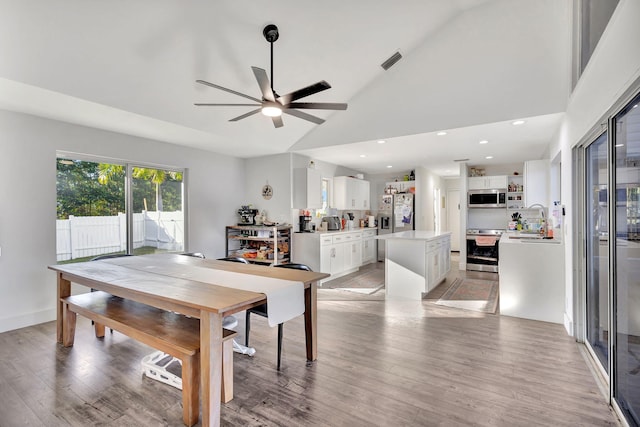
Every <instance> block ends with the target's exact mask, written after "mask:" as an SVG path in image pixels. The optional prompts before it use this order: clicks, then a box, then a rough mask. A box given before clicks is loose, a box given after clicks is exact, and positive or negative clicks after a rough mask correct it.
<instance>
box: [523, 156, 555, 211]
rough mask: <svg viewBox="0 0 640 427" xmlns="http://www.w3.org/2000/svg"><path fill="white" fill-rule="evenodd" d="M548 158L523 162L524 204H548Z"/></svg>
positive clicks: (549, 168)
mask: <svg viewBox="0 0 640 427" xmlns="http://www.w3.org/2000/svg"><path fill="white" fill-rule="evenodd" d="M550 173H551V164H550V163H549V160H529V161H527V162H524V200H525V205H526V206H531V205H533V204H536V203H537V204H541V205H542V206H549V175H550Z"/></svg>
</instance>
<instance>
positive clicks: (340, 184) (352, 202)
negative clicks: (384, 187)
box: [333, 176, 371, 210]
mask: <svg viewBox="0 0 640 427" xmlns="http://www.w3.org/2000/svg"><path fill="white" fill-rule="evenodd" d="M369 190H370V186H369V181H364V180H361V179H356V178H351V177H350V176H336V177H334V178H333V204H334V207H335V208H336V209H339V210H367V209H370V207H371V203H370V200H369V199H370V196H369Z"/></svg>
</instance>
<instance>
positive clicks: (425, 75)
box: [0, 0, 571, 175]
mask: <svg viewBox="0 0 640 427" xmlns="http://www.w3.org/2000/svg"><path fill="white" fill-rule="evenodd" d="M0 3H1V4H2V10H3V13H2V14H0V51H1V52H2V55H0V108H4V109H8V110H14V111H21V112H25V113H28V114H34V115H39V116H43V117H49V118H54V119H57V120H63V121H68V122H72V123H77V124H82V125H87V126H93V127H96V128H100V129H108V130H113V131H117V132H123V133H128V134H132V135H137V136H143V137H148V138H152V139H157V140H161V141H166V142H170V143H174V144H183V145H187V146H193V147H197V148H201V149H206V150H211V151H214V152H220V153H224V154H229V155H234V156H239V157H255V156H262V155H268V154H275V153H283V152H287V151H294V152H300V153H303V154H307V155H310V156H312V157H315V158H318V159H320V160H326V161H330V162H332V163H337V164H341V165H344V166H348V167H352V168H354V169H356V170H361V171H363V172H366V173H380V172H387V171H388V170H387V169H386V167H387V166H390V165H391V163H393V166H394V168H396V170H397V169H405V170H406V169H410V168H414V167H417V166H424V167H427V168H429V169H432V170H434V171H436V172H437V173H439V174H442V175H447V174H449V175H451V174H457V169H456V167H455V164H454V163H453V160H455V159H459V158H469V159H470V160H469V161H470V163H472V164H484V165H487V164H490V163H513V162H518V161H523V160H527V159H533V158H540V157H541V156H543V154H544V151H545V148H546V146H547V144H548V142H549V141H550V139H551V137H552V135H553V133H554V132H556V130H557V128H558V125H559V123H560V120H561V118H562V113H563V112H564V110H565V108H566V105H567V101H568V97H569V94H570V65H571V64H570V61H571V1H569V0H561V1H558V0H535V1H533V0H500V1H498V0H407V1H399V2H384V1H371V0H354V1H340V0H326V1H322V2H300V1H296V0H278V1H271V2H265V1H261V2H256V1H248V0H235V1H224V2H220V1H219V2H213V1H203V0H196V1H190V2H183V1H177V0H174V1H169V0H165V1H157V0H154V1H152V0H136V1H135V2H104V1H97V0H89V1H88V0H60V1H56V2H52V1H48V0H21V1H11V0H0ZM270 23H273V24H276V25H277V26H278V27H279V29H280V38H279V40H278V41H277V42H276V43H275V44H274V82H273V84H274V88H275V89H276V90H277V91H278V92H279V93H280V94H283V93H287V92H290V91H293V90H295V89H298V88H301V87H304V86H307V85H309V84H311V83H315V82H317V81H320V80H326V81H328V82H329V83H330V84H331V85H332V88H331V89H329V90H326V91H323V92H321V93H318V94H315V95H313V96H310V97H308V98H305V99H303V100H304V101H309V102H311V101H318V102H347V103H348V104H349V107H348V109H347V110H346V111H337V112H331V111H319V110H317V111H308V112H309V113H312V114H314V115H317V116H318V117H321V118H324V119H326V122H325V123H324V124H322V125H316V124H313V123H310V122H307V121H304V120H301V119H299V118H296V117H292V116H287V115H285V116H284V117H283V119H284V123H285V125H284V127H282V128H278V129H276V128H274V126H273V124H272V123H271V120H270V119H269V118H267V117H264V116H262V115H260V114H256V115H253V116H251V117H248V118H246V119H244V120H241V121H238V122H229V121H228V120H229V119H231V118H233V117H236V116H238V115H240V114H243V113H245V112H247V111H249V110H250V109H251V107H196V106H194V105H193V104H194V103H195V102H211V103H238V102H240V103H243V102H245V101H246V100H245V99H243V98H240V97H237V96H235V95H232V94H229V93H226V92H223V91H220V90H216V89H213V88H209V87H206V86H202V85H198V84H196V83H195V81H196V80H197V79H203V80H207V81H210V82H213V83H216V84H218V85H221V86H225V87H228V88H231V89H234V90H236V91H239V92H242V93H245V94H249V95H251V96H254V97H258V98H259V97H260V95H259V94H260V91H259V88H258V85H257V83H256V81H255V78H254V76H253V73H252V72H251V66H257V67H260V68H264V69H266V70H267V71H269V60H270V57H269V44H268V43H267V42H266V41H265V39H264V38H263V36H262V29H263V28H264V26H265V25H266V24H270ZM398 51H399V52H400V53H401V54H402V55H403V58H402V59H401V60H400V61H399V62H398V63H397V64H396V65H394V66H393V67H392V68H391V69H389V70H388V71H384V70H383V69H382V68H381V66H380V64H381V63H382V62H383V61H384V60H386V59H387V58H388V57H389V56H391V55H392V54H393V53H395V52H398ZM516 119H524V120H525V121H526V122H525V124H523V125H522V126H518V127H515V126H513V125H512V124H511V122H512V121H514V120H516ZM443 130H444V131H447V135H444V136H437V135H436V132H439V131H443ZM379 139H384V140H386V141H387V143H386V144H377V142H376V141H377V140H379ZM480 140H489V144H484V145H480V144H478V141H480ZM361 155H364V156H366V157H360V156H361ZM489 155H491V156H493V159H491V160H489V159H486V157H487V156H489ZM447 169H453V171H452V172H451V173H449V172H445V170H447Z"/></svg>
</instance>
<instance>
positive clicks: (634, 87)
mask: <svg viewBox="0 0 640 427" xmlns="http://www.w3.org/2000/svg"><path fill="white" fill-rule="evenodd" d="M638 94H640V77H639V78H638V79H636V81H635V82H634V83H633V84H631V85H630V86H629V87H628V88H627V90H626V91H625V92H624V94H622V95H621V96H620V98H618V100H617V101H616V102H615V103H614V104H613V105H612V106H611V107H610V108H609V109H608V110H607V111H606V112H605V113H604V114H603V115H602V117H601V119H600V120H599V123H598V124H596V125H594V126H593V127H592V128H591V129H590V130H589V131H587V132H586V133H585V136H583V137H582V138H581V139H580V140H579V141H578V142H577V143H576V144H575V145H573V148H572V178H573V189H574V190H575V191H573V192H572V193H573V194H572V203H573V206H574V207H575V211H576V215H575V221H574V223H573V227H572V233H573V238H572V241H573V245H572V246H573V248H572V252H573V272H574V274H573V295H574V313H575V317H574V318H575V319H576V324H575V325H574V328H573V331H574V335H575V337H576V340H577V341H578V342H581V343H582V344H584V345H585V349H586V350H587V354H589V357H590V358H591V365H592V367H594V368H595V369H596V371H597V372H598V374H599V376H600V378H601V379H602V383H601V385H603V386H604V387H607V388H608V390H607V393H606V394H607V396H608V403H609V404H610V405H611V407H612V408H613V409H614V411H615V412H616V414H617V415H618V417H619V419H620V420H622V422H623V423H625V422H627V421H626V417H625V415H624V412H623V411H622V409H621V408H620V406H619V404H618V402H617V400H616V399H615V396H614V394H615V389H616V384H615V382H616V380H615V378H616V373H617V367H616V364H615V360H616V357H617V349H616V342H615V340H616V338H615V337H617V331H618V325H617V323H616V310H617V302H616V298H615V296H616V280H617V272H616V270H617V268H616V264H617V258H616V257H617V251H616V245H615V244H612V241H611V239H609V240H608V254H609V264H608V268H609V271H608V272H607V277H608V282H609V283H608V289H609V307H608V308H609V310H608V311H609V316H608V317H609V340H608V341H609V342H608V346H609V360H608V362H609V373H607V372H606V371H605V370H604V368H603V366H602V365H601V364H600V362H599V360H598V358H597V356H596V355H595V353H594V351H593V349H592V348H591V346H590V345H589V343H588V340H587V336H586V325H587V323H586V322H587V318H586V316H587V313H586V311H587V310H586V307H587V305H586V304H587V300H586V232H587V230H586V224H587V221H586V215H587V214H588V211H587V209H586V197H585V196H586V193H585V190H586V148H587V147H588V146H589V145H590V144H591V143H593V142H595V141H596V139H597V138H598V137H599V136H601V135H602V134H603V133H604V132H608V136H607V151H608V156H609V159H608V160H609V162H608V171H607V181H608V182H607V185H608V188H615V187H616V160H617V159H616V153H615V145H616V135H615V133H616V120H615V118H616V117H617V116H618V115H619V114H620V113H621V112H622V111H623V110H624V109H625V108H626V107H627V106H628V105H629V103H630V102H631V101H633V100H634V98H636V97H637V96H638ZM612 194H614V192H613V191H608V192H607V203H608V216H609V219H608V230H609V236H616V233H617V230H616V224H615V220H614V219H615V218H616V216H615V214H616V212H615V209H616V207H615V201H614V200H613V196H612ZM614 242H615V241H614Z"/></svg>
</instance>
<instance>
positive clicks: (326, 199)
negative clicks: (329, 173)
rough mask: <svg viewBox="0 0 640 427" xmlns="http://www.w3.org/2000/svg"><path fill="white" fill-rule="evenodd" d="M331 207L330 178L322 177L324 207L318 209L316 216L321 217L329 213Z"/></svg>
mask: <svg viewBox="0 0 640 427" xmlns="http://www.w3.org/2000/svg"><path fill="white" fill-rule="evenodd" d="M327 209H329V180H328V179H327V178H322V209H317V210H316V217H317V218H321V217H323V216H325V215H327Z"/></svg>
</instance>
